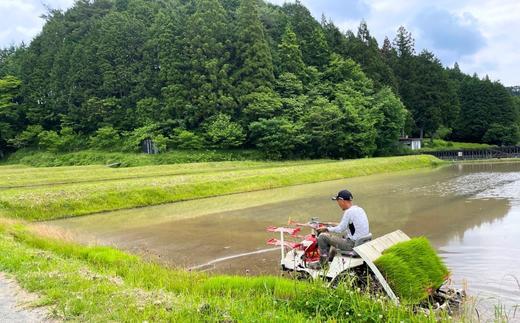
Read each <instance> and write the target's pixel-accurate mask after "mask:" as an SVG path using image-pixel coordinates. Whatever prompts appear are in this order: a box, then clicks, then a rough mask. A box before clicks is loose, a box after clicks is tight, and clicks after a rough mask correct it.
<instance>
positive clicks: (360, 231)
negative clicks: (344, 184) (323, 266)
mask: <svg viewBox="0 0 520 323" xmlns="http://www.w3.org/2000/svg"><path fill="white" fill-rule="evenodd" d="M352 199H353V196H352V193H350V192H349V191H348V190H342V191H339V192H338V194H337V195H336V196H334V197H333V198H332V200H335V201H336V202H337V203H338V206H339V207H340V208H341V209H342V210H343V211H345V212H344V213H343V218H342V219H341V222H340V223H339V224H338V225H336V226H334V227H328V228H320V229H318V230H317V231H318V234H319V236H318V247H319V249H320V260H321V263H327V262H328V261H332V258H334V255H330V258H329V250H330V247H331V246H334V247H336V248H337V249H340V250H352V248H354V244H355V241H356V240H357V239H359V238H360V237H362V236H365V235H367V234H368V233H369V232H370V230H369V227H368V218H367V215H366V213H365V210H363V209H362V208H360V207H359V206H357V205H353V204H352ZM331 233H338V234H340V236H334V235H332V234H331ZM345 233H346V234H345Z"/></svg>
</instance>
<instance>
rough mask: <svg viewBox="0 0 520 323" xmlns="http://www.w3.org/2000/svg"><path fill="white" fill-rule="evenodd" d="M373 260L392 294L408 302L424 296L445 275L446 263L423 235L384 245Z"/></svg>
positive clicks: (443, 278) (436, 286)
mask: <svg viewBox="0 0 520 323" xmlns="http://www.w3.org/2000/svg"><path fill="white" fill-rule="evenodd" d="M375 264H376V266H377V267H378V268H379V269H380V270H381V272H382V273H383V275H384V276H385V278H386V280H387V281H388V283H389V284H390V286H391V287H392V290H393V291H394V292H395V293H396V295H397V296H399V297H400V298H401V300H405V301H407V302H411V303H419V302H421V301H422V300H424V299H426V298H427V297H428V295H429V294H430V293H431V292H432V291H433V290H436V289H438V288H439V287H441V286H442V284H443V283H444V281H445V280H446V278H447V277H448V275H449V272H448V269H447V267H446V265H445V264H444V263H443V262H442V260H441V259H440V258H439V256H438V255H437V253H436V252H435V250H434V249H433V247H432V246H431V245H430V243H429V242H428V240H427V239H426V238H424V237H419V238H413V239H411V240H409V241H405V242H400V243H398V244H396V245H394V246H392V247H390V248H388V249H387V250H385V251H384V252H383V255H382V256H381V257H379V258H378V259H377V260H376V261H375Z"/></svg>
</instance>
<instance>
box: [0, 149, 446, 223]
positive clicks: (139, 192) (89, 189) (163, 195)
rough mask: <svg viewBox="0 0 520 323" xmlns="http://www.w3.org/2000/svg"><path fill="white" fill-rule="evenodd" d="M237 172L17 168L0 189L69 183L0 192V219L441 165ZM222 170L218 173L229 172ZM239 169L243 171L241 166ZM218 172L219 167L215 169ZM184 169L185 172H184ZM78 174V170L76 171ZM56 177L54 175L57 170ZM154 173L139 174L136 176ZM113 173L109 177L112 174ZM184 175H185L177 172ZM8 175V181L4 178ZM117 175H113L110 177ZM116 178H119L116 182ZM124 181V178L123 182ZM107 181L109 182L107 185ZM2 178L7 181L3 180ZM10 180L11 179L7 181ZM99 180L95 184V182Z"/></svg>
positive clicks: (400, 162)
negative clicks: (61, 172)
mask: <svg viewBox="0 0 520 323" xmlns="http://www.w3.org/2000/svg"><path fill="white" fill-rule="evenodd" d="M238 163H239V165H238V166H236V169H231V170H230V169H228V170H223V169H217V170H215V169H213V170H211V168H212V167H214V166H212V165H205V166H200V167H199V168H198V169H197V167H198V166H196V165H192V166H191V167H194V168H195V170H193V169H192V170H193V171H194V173H191V174H183V175H175V174H172V173H171V172H173V171H174V168H168V167H166V168H165V169H164V172H162V171H163V170H158V171H157V172H155V174H156V175H154V176H153V177H136V178H128V177H132V176H133V175H132V172H134V170H131V169H128V172H126V171H124V170H123V171H120V170H119V169H117V170H110V169H104V170H103V171H101V170H100V171H99V174H98V172H97V171H94V170H89V169H87V170H86V171H83V172H81V171H79V172H78V173H77V174H76V173H74V171H73V170H72V171H71V172H70V174H68V175H63V176H61V177H59V176H57V177H54V176H56V172H57V171H56V169H54V168H41V169H39V170H34V169H30V168H26V169H21V172H22V173H23V172H27V174H30V175H29V176H25V177H23V176H20V179H16V178H13V176H11V175H10V174H12V173H13V172H19V171H20V169H19V168H15V169H11V168H9V167H11V166H7V167H8V169H7V170H6V171H5V172H6V173H4V171H3V170H2V168H0V173H3V174H4V175H0V181H2V178H3V183H4V186H8V185H12V186H17V185H18V184H20V185H22V186H23V185H26V186H27V185H30V184H31V178H32V179H33V180H32V181H34V182H35V183H40V184H41V183H42V182H43V183H49V182H52V180H54V179H53V178H58V179H57V180H58V182H59V181H71V182H70V183H63V184H55V185H45V186H36V187H31V186H27V187H11V188H8V187H4V188H3V189H2V190H0V215H4V216H10V217H16V218H22V219H28V220H47V219H55V218H62V217H68V216H77V215H84V214H89V213H94V212H100V211H109V210H116V209H124V208H132V207H140V206H148V205H156V204H161V203H168V202H176V201H183V200H190V199H199V198H204V197H210V196H218V195H224V194H232V193H240V192H248V191H254V190H263V189H271V188H276V187H284V186H290V185H297V184H305V183H314V182H320V181H327V180H336V179H342V178H349V177H355V176H364V175H371V174H377V173H386V172H393V171H399V170H408V169H415V168H424V167H432V166H436V165H439V164H441V161H439V160H438V159H436V158H435V157H432V156H428V155H416V156H403V157H387V158H371V159H368V158H367V159H358V160H347V161H336V162H331V161H322V162H307V163H296V164H291V163H290V162H289V163H278V164H271V166H269V165H267V164H266V165H262V164H259V165H257V166H258V167H250V166H251V165H250V164H247V163H246V164H240V163H242V162H238ZM232 165H233V164H232V163H231V164H226V165H224V166H222V165H221V167H232ZM240 165H242V166H240ZM217 168H218V167H217ZM188 169H189V167H188ZM78 170H79V169H78ZM58 171H59V170H58ZM146 171H150V172H154V171H155V169H154V168H153V167H152V168H150V169H148V170H144V171H143V170H142V169H138V170H135V172H136V173H139V174H141V175H142V174H145V173H146ZM112 172H113V173H112ZM179 172H185V170H179ZM6 174H7V175H6ZM114 174H117V175H114ZM117 176H121V177H120V178H118V177H117ZM125 176H126V177H127V178H125ZM107 177H110V179H111V180H106V179H107ZM6 178H7V179H6ZM9 178H10V179H9ZM97 178H99V180H98V179H97Z"/></svg>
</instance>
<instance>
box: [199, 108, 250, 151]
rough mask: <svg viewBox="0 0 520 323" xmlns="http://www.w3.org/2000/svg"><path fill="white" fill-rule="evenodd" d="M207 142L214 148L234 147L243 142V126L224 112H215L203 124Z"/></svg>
mask: <svg viewBox="0 0 520 323" xmlns="http://www.w3.org/2000/svg"><path fill="white" fill-rule="evenodd" d="M205 130H206V137H207V140H208V142H209V143H210V144H211V145H212V146H214V147H216V148H235V147H239V146H241V145H242V144H243V143H244V139H245V133H244V128H242V126H241V125H240V124H238V123H236V122H233V121H232V120H231V117H229V116H228V115H225V114H222V113H220V114H217V115H216V116H214V117H213V118H211V119H210V120H208V123H207V124H206V125H205Z"/></svg>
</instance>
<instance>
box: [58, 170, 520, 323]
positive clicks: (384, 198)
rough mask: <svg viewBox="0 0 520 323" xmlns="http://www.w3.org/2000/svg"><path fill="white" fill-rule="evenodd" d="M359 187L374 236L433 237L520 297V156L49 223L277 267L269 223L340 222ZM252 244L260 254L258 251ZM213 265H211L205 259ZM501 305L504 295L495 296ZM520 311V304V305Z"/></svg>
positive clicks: (485, 289) (172, 259) (168, 256)
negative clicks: (342, 201) (341, 199)
mask: <svg viewBox="0 0 520 323" xmlns="http://www.w3.org/2000/svg"><path fill="white" fill-rule="evenodd" d="M344 187H347V188H349V189H350V190H351V191H352V192H353V194H354V197H355V202H356V204H358V205H360V206H362V207H363V208H364V209H365V210H366V211H367V214H368V216H369V219H370V227H371V231H372V233H373V234H374V236H376V237H377V236H380V235H382V234H385V233H388V232H390V231H393V230H396V229H401V230H403V231H404V232H406V233H407V234H408V235H410V236H417V235H424V236H426V237H428V238H429V239H430V240H431V241H432V243H433V244H434V245H435V247H436V248H437V249H438V251H439V253H440V255H441V256H442V257H443V258H444V259H445V260H446V262H447V264H448V266H449V267H450V269H451V270H452V274H453V279H454V281H455V282H456V283H457V284H459V285H460V284H464V282H465V283H466V284H467V287H468V289H469V291H470V292H471V293H473V294H476V295H479V296H480V297H481V298H483V299H487V298H491V299H496V300H497V301H499V302H504V303H506V304H509V305H511V304H520V284H518V283H517V281H516V280H517V279H520V163H495V164H473V165H471V164H462V165H453V166H447V167H443V168H440V169H436V170H420V171H410V172H401V173H394V174H386V175H375V176H368V177H362V178H354V179H347V180H340V181H330V182H322V183H317V184H310V185H301V186H293V187H287V188H282V189H274V190H268V191H260V192H252V193H244V194H236V195H230V196H223V197H216V198H208V199H203V200H198V201H189V202H182V203H175V204H169V205H162V206H154V207H147V208H141V209H134V210H124V211H117V212H110V213H103V214H97V215H92V216H86V217H80V218H73V219H66V220H59V221H52V222H49V225H52V226H58V227H60V228H65V229H67V230H69V231H70V232H71V233H72V235H73V236H74V237H75V238H76V239H78V240H80V241H82V242H95V243H102V244H111V245H115V246H117V247H119V248H123V249H125V250H130V251H133V252H136V253H141V254H146V255H152V256H155V257H158V258H161V259H162V260H163V261H165V262H167V263H169V264H171V265H174V266H187V267H191V266H201V265H202V266H201V267H200V268H202V269H204V270H209V271H214V272H227V273H237V274H258V273H276V272H277V262H278V260H279V259H278V256H279V253H278V252H276V251H273V250H271V251H269V250H266V249H268V248H269V246H266V245H265V241H266V240H267V239H268V238H270V237H272V235H271V234H269V233H267V232H265V227H267V226H269V225H284V224H286V223H287V220H288V219H289V218H291V219H293V220H297V221H303V222H305V221H307V220H308V219H309V218H310V217H319V218H320V220H323V221H339V219H340V216H341V212H340V210H339V209H338V207H337V205H336V204H335V203H334V202H333V201H331V200H330V196H331V195H332V194H333V193H335V192H337V191H338V190H339V189H342V188H344ZM251 252H255V254H251V255H248V254H249V253H251ZM205 264H206V265H205ZM495 303H496V302H495ZM519 311H520V309H519ZM517 315H519V314H517Z"/></svg>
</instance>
